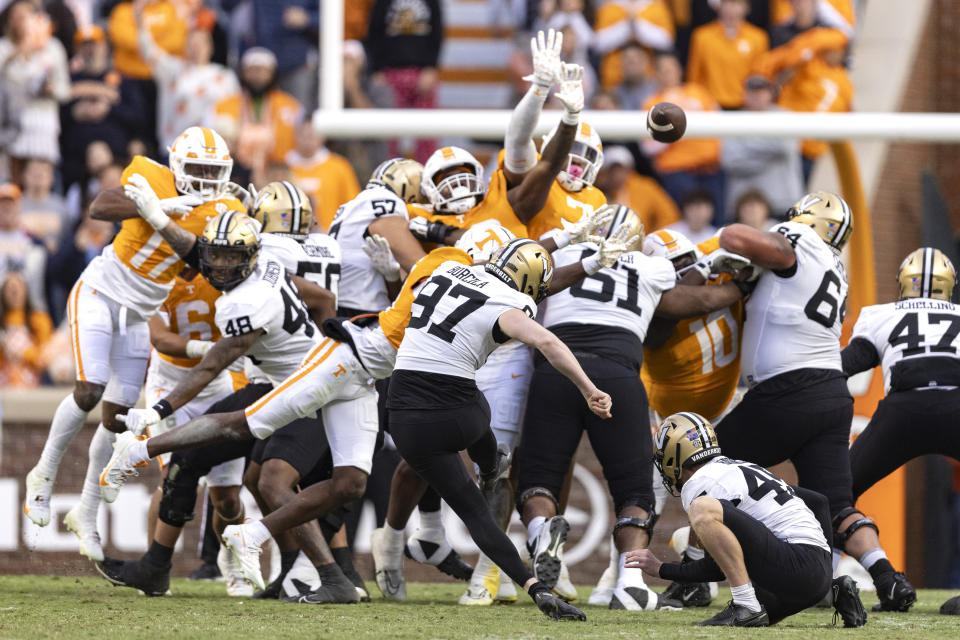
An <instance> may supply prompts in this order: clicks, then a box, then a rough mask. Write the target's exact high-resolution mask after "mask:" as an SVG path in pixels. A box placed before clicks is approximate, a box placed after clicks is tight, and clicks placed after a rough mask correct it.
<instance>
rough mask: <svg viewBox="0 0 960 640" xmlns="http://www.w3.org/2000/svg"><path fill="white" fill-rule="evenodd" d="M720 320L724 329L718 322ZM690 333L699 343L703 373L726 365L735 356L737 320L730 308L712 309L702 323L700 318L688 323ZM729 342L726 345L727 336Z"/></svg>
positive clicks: (734, 358)
mask: <svg viewBox="0 0 960 640" xmlns="http://www.w3.org/2000/svg"><path fill="white" fill-rule="evenodd" d="M721 320H722V321H723V324H725V325H726V329H724V327H723V326H722V325H721V324H720V322H721ZM690 333H692V334H693V335H695V336H696V337H697V342H699V343H700V354H701V356H702V357H703V367H701V369H700V372H701V373H703V374H707V373H713V370H714V368H717V369H720V368H722V367H725V366H727V365H728V364H730V363H731V362H733V361H734V360H736V358H737V346H738V345H737V342H738V340H739V336H738V335H737V321H736V320H734V318H733V314H732V313H730V308H729V307H728V308H726V309H722V310H719V311H714V312H713V313H711V314H710V315H708V316H707V322H706V324H704V322H703V319H702V318H698V319H697V320H696V321H694V322H691V323H690ZM728 337H729V340H730V344H729V345H728V344H727V343H726V342H727V338H728Z"/></svg>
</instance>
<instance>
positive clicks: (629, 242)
mask: <svg viewBox="0 0 960 640" xmlns="http://www.w3.org/2000/svg"><path fill="white" fill-rule="evenodd" d="M629 233H630V227H628V226H626V225H624V226H622V227H620V228H619V229H617V232H616V233H614V234H613V235H612V236H610V237H609V238H605V239H602V240H601V239H599V238H595V239H594V241H595V242H597V244H598V245H599V248H598V250H597V252H596V253H595V254H593V255H592V256H587V257H586V258H584V259H583V261H582V263H581V264H582V265H583V270H584V271H586V272H587V275H593V274H594V273H596V272H597V271H599V270H600V269H603V268H605V267H612V266H613V265H615V264H616V263H617V260H619V259H620V256H622V255H623V254H624V253H626V252H627V251H629V250H630V248H631V247H634V246H635V245H636V244H637V243H638V242H639V241H640V236H638V235H633V236H630V235H628V234H629Z"/></svg>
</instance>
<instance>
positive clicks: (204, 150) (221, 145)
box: [167, 127, 233, 200]
mask: <svg viewBox="0 0 960 640" xmlns="http://www.w3.org/2000/svg"><path fill="white" fill-rule="evenodd" d="M167 151H169V152H170V159H169V164H170V170H171V171H173V176H174V184H176V187H177V191H179V192H180V193H182V194H185V195H193V196H197V197H198V198H202V199H203V200H212V199H213V198H214V197H215V196H217V195H218V194H220V193H222V192H223V190H224V188H225V187H226V186H227V182H228V181H229V180H230V172H231V171H232V170H233V158H232V157H230V149H228V148H227V143H226V141H224V139H223V137H222V136H221V135H220V134H219V133H217V132H216V131H214V130H213V129H210V128H208V127H189V128H188V129H187V130H186V131H184V132H183V133H181V134H180V135H179V136H177V138H176V140H174V141H173V144H172V145H171V146H169V147H167Z"/></svg>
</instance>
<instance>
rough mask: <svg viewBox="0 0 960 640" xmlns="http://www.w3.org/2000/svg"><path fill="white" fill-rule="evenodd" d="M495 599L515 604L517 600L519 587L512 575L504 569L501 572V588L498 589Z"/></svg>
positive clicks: (503, 602)
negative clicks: (511, 577)
mask: <svg viewBox="0 0 960 640" xmlns="http://www.w3.org/2000/svg"><path fill="white" fill-rule="evenodd" d="M493 600H494V602H496V603H497V604H513V603H514V602H516V601H517V587H516V585H514V584H513V580H511V579H510V576H508V575H507V574H506V573H504V572H503V571H501V572H500V589H498V590H497V595H495V596H494V597H493Z"/></svg>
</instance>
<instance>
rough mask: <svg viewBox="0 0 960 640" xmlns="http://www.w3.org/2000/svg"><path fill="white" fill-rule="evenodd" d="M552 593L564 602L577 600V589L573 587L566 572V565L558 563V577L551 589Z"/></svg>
mask: <svg viewBox="0 0 960 640" xmlns="http://www.w3.org/2000/svg"><path fill="white" fill-rule="evenodd" d="M553 592H554V593H555V594H557V595H558V596H560V597H561V598H563V599H564V600H566V601H567V602H574V601H576V599H577V588H576V587H575V586H573V582H572V581H571V580H570V573H569V572H568V571H567V563H566V562H562V561H561V563H560V577H559V578H557V584H556V585H554V587H553Z"/></svg>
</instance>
